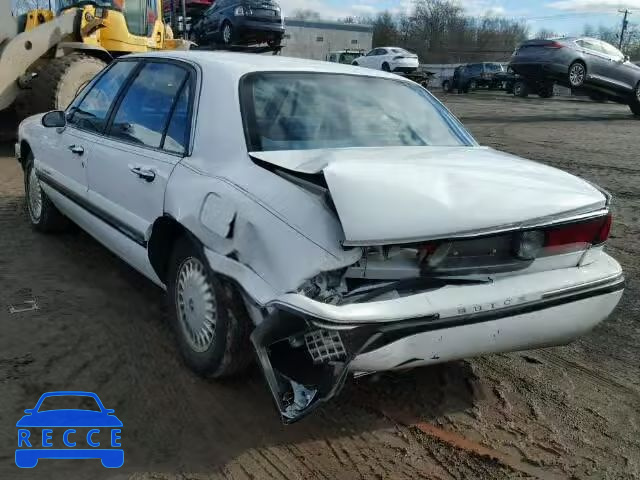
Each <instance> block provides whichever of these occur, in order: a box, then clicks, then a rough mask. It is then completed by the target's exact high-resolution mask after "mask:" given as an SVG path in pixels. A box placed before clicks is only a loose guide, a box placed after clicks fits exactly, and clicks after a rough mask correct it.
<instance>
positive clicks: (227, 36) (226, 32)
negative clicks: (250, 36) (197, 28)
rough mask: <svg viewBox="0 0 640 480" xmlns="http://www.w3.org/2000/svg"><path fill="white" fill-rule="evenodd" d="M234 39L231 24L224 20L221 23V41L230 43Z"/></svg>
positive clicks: (226, 43)
mask: <svg viewBox="0 0 640 480" xmlns="http://www.w3.org/2000/svg"><path fill="white" fill-rule="evenodd" d="M233 41H234V33H233V26H232V25H231V23H229V21H227V20H225V22H224V23H223V24H222V43H224V44H225V45H231V44H233Z"/></svg>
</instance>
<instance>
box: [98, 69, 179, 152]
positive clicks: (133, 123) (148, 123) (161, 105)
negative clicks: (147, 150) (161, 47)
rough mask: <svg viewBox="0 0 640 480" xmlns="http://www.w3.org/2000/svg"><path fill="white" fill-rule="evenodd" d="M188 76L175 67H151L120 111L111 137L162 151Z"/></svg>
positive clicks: (142, 73) (141, 74) (143, 71)
mask: <svg viewBox="0 0 640 480" xmlns="http://www.w3.org/2000/svg"><path fill="white" fill-rule="evenodd" d="M188 76H189V72H188V71H187V70H186V69H185V68H183V67H180V66H178V65H175V64H172V63H156V62H153V63H147V64H146V65H145V66H144V67H143V68H142V69H141V70H140V72H139V73H138V75H137V76H136V78H135V79H134V81H133V82H132V83H131V86H130V87H129V89H128V90H127V92H126V94H125V96H124V98H123V99H122V102H121V103H120V105H119V106H118V107H117V111H116V113H115V116H114V120H113V124H112V125H111V128H110V130H109V135H110V136H112V137H115V138H118V139H121V140H124V141H127V142H131V143H134V144H138V145H143V146H147V147H152V148H160V147H161V145H162V141H163V138H164V134H165V132H166V130H167V127H168V123H169V118H170V116H171V115H172V113H174V110H175V108H174V104H176V105H177V103H179V95H180V93H181V91H182V89H183V87H184V86H185V85H186V82H187V79H188ZM185 118H186V116H185ZM184 123H186V121H185V122H184ZM181 141H183V140H181Z"/></svg>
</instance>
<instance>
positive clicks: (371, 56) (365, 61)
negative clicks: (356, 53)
mask: <svg viewBox="0 0 640 480" xmlns="http://www.w3.org/2000/svg"><path fill="white" fill-rule="evenodd" d="M378 50H379V49H378V48H374V49H373V50H371V51H370V52H369V53H367V54H366V55H365V56H364V57H361V58H360V60H358V63H359V64H360V65H361V66H363V67H369V68H371V67H372V66H373V62H374V61H375V57H376V55H377V52H378Z"/></svg>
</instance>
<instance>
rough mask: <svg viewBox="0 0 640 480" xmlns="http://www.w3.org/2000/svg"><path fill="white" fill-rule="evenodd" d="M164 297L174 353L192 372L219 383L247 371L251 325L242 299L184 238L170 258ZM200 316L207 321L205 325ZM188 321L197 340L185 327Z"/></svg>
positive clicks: (198, 249) (188, 328) (192, 244)
mask: <svg viewBox="0 0 640 480" xmlns="http://www.w3.org/2000/svg"><path fill="white" fill-rule="evenodd" d="M167 296H168V300H169V309H170V311H171V320H172V326H173V330H174V333H175V335H176V340H177V343H178V348H179V350H180V353H181V355H182V357H183V358H184V360H185V363H186V364H187V365H188V366H189V367H190V368H191V369H192V370H193V371H194V372H196V373H197V374H199V375H203V376H207V377H212V378H223V377H230V376H234V375H237V374H239V373H241V372H242V371H243V370H245V369H246V368H247V367H248V366H249V364H250V363H251V362H252V360H253V347H252V346H251V343H250V341H249V335H250V334H251V330H252V328H253V327H252V326H253V324H252V322H251V320H250V318H249V316H248V314H247V313H246V310H245V308H244V304H243V303H242V299H241V298H240V295H239V294H238V293H237V291H236V290H235V288H234V287H233V286H232V285H231V284H230V283H228V282H226V281H224V280H223V279H221V278H220V277H218V276H217V275H215V274H214V273H213V272H212V271H211V269H210V268H209V266H208V263H207V261H206V259H205V257H204V254H203V253H202V248H201V246H200V245H196V244H195V243H194V242H192V241H191V240H190V239H188V238H186V237H182V238H180V239H179V240H178V241H177V242H176V245H175V247H174V249H173V252H172V255H171V260H170V265H169V272H168V279H167ZM205 312H209V313H210V315H211V317H212V318H211V319H210V320H209V322H208V323H207V325H205V324H204V313H205ZM190 321H191V322H192V324H191V325H195V329H199V330H196V332H199V335H200V337H198V336H197V335H194V333H193V330H194V329H193V328H191V327H189V326H188V325H189V322H190ZM190 328H191V330H190Z"/></svg>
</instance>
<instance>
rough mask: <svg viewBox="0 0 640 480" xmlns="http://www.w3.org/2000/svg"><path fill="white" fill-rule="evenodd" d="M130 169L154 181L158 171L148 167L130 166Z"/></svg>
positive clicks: (139, 175) (147, 179)
mask: <svg viewBox="0 0 640 480" xmlns="http://www.w3.org/2000/svg"><path fill="white" fill-rule="evenodd" d="M129 170H131V172H132V173H134V174H136V175H137V176H138V177H140V178H142V179H143V180H145V181H147V182H153V181H154V180H155V179H156V172H154V171H153V170H149V169H148V168H142V167H130V168H129Z"/></svg>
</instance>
